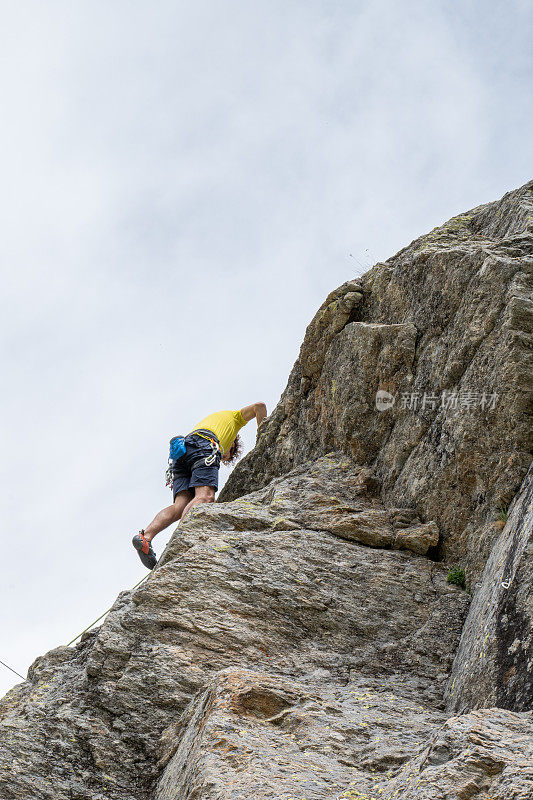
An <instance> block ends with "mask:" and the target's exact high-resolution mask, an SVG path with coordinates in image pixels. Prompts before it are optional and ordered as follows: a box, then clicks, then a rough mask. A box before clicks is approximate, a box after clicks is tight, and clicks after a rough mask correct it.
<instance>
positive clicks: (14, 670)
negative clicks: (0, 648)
mask: <svg viewBox="0 0 533 800" xmlns="http://www.w3.org/2000/svg"><path fill="white" fill-rule="evenodd" d="M0 664H2V666H4V667H6V668H7V669H9V670H11V672H14V673H15V675H18V676H19V678H22V680H23V681H25V680H26V678H25V677H24V675H21V674H20V672H17V670H16V669H13V667H10V666H9V664H6V663H5V661H1V660H0Z"/></svg>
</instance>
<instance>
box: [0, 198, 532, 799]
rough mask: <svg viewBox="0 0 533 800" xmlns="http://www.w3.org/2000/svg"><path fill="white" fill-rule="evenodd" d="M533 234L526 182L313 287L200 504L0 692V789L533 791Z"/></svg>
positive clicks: (486, 795) (345, 793)
mask: <svg viewBox="0 0 533 800" xmlns="http://www.w3.org/2000/svg"><path fill="white" fill-rule="evenodd" d="M532 244H533V183H529V184H527V185H525V186H524V187H522V188H521V189H518V190H516V191H514V192H510V193H509V194H507V195H506V196H505V197H504V198H502V200H500V201H498V202H494V203H490V204H488V205H484V206H480V207H478V208H476V209H473V210H472V211H470V212H468V213H466V214H461V215H459V216H458V217H454V218H453V219H452V220H450V221H449V222H448V223H446V224H445V225H443V226H442V227H441V228H438V229H435V230H434V231H432V232H431V233H429V234H428V235H427V236H423V237H421V238H420V239H417V240H416V241H415V242H413V243H412V244H411V245H409V246H408V247H406V248H405V249H404V250H402V251H401V252H400V253H398V254H397V255H396V256H394V257H393V258H391V259H389V260H388V261H387V262H385V263H383V264H377V265H376V266H375V267H374V268H373V269H371V270H370V271H369V272H367V273H366V274H365V275H363V276H362V277H361V278H358V279H355V280H353V281H349V282H347V283H346V284H344V285H343V286H341V287H339V289H337V290H335V291H334V292H332V293H331V294H330V295H329V296H328V298H327V299H326V301H325V302H324V303H323V305H322V306H321V308H320V309H319V310H318V312H317V314H316V315H315V317H314V319H313V320H312V321H311V323H310V325H309V327H308V329H307V332H306V334H305V338H304V342H303V344H302V347H301V350H300V354H299V357H298V359H297V361H296V363H295V365H294V368H293V370H292V372H291V375H290V377H289V381H288V384H287V388H286V389H285V391H284V393H283V395H282V397H281V399H280V401H279V403H278V405H277V407H276V408H275V410H274V411H273V413H272V414H271V415H270V417H269V418H268V420H267V421H266V422H265V423H264V425H263V426H262V427H261V429H260V432H259V435H258V441H257V444H256V447H255V448H254V450H253V451H252V452H251V453H250V454H249V455H248V456H246V457H245V458H244V459H243V460H242V462H241V463H240V464H239V465H238V466H237V467H236V469H235V470H234V472H233V473H232V475H231V477H230V479H229V481H228V483H227V484H226V486H225V488H224V490H223V492H222V493H221V497H220V501H219V502H217V503H215V504H213V505H209V506H203V507H200V508H198V509H196V510H194V511H193V512H191V514H190V515H189V516H188V517H187V518H186V520H185V521H184V522H183V523H182V524H181V525H180V526H179V528H178V529H177V530H176V532H175V533H174V535H173V536H172V539H171V540H170V542H169V544H168V546H167V548H166V550H165V552H164V553H163V555H162V557H161V559H160V561H159V564H158V565H157V567H156V569H155V570H154V571H153V572H152V573H151V575H150V577H149V578H148V579H147V581H146V582H145V583H144V584H143V585H142V586H141V587H139V588H138V589H137V590H136V591H134V592H132V593H130V592H123V593H122V594H120V595H119V597H118V598H117V600H116V603H115V605H114V607H113V609H112V610H111V612H110V613H109V614H108V616H107V618H106V620H105V622H104V623H103V624H102V625H101V627H100V628H97V629H94V630H92V631H90V632H88V633H87V634H85V635H84V636H83V638H82V640H81V641H80V642H79V643H78V644H77V645H76V646H75V647H58V648H56V649H55V650H52V651H50V652H49V653H47V654H46V655H44V656H42V657H40V658H38V659H37V660H36V661H35V662H34V664H33V665H32V667H31V668H30V670H29V673H28V679H27V680H26V681H25V682H24V683H21V684H20V685H18V686H17V687H15V688H14V689H13V690H12V691H11V692H9V693H8V694H7V695H6V696H5V697H4V698H3V700H2V701H0V742H1V745H2V746H1V747H0V800H29V798H31V799H32V800H48V799H49V798H50V800H51V799H52V798H54V800H103V799H104V798H108V800H215V799H216V800H222V799H224V800H226V799H227V800H229V799H230V798H234V799H235V800H252V799H254V800H274V798H276V800H278V798H279V800H319V798H324V799H326V798H327V799H328V800H340V799H341V798H342V799H343V800H345V799H346V800H347V799H348V798H360V800H371V798H374V800H378V798H379V799H380V800H385V799H387V800H391V799H392V798H395V800H433V798H434V800H441V799H442V798H446V800H455V799H456V798H457V800H469V799H470V798H473V799H474V798H475V800H526V799H527V798H531V797H532V796H533V712H532V710H531V708H532V694H533V692H532V688H533V684H532V675H533V634H532V630H531V619H532V616H533V587H532V578H531V575H532V569H531V567H532V560H533V510H532V502H531V499H532V492H533V468H531V467H530V464H531V438H530V437H531V430H532V426H531V413H532V405H531V396H532V395H531V375H532V369H531V367H532V360H533V356H532V342H533V330H532V328H533V326H532V319H533V314H532V308H533V304H532V301H531V288H532V283H533V247H532ZM450 566H461V567H462V568H464V570H465V573H466V590H465V589H463V588H461V587H460V586H457V585H453V584H451V583H449V582H448V581H447V574H448V570H449V568H450Z"/></svg>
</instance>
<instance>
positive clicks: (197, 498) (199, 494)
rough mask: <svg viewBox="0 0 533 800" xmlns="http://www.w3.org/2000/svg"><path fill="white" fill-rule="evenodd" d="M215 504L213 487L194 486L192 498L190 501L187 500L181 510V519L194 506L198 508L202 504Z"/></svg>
mask: <svg viewBox="0 0 533 800" xmlns="http://www.w3.org/2000/svg"><path fill="white" fill-rule="evenodd" d="M214 502H215V489H214V487H213V486H195V487H194V497H193V498H192V500H189V502H188V503H187V505H186V506H185V508H184V509H183V513H182V515H181V519H183V517H184V516H185V514H186V513H187V512H188V511H190V510H191V508H194V506H199V505H201V504H202V503H214Z"/></svg>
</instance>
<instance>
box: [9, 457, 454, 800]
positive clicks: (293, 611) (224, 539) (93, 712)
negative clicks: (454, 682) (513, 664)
mask: <svg viewBox="0 0 533 800" xmlns="http://www.w3.org/2000/svg"><path fill="white" fill-rule="evenodd" d="M376 491H377V484H376V482H375V480H374V479H373V476H372V475H371V473H370V472H369V471H368V470H366V469H361V468H359V467H358V466H357V465H356V464H354V463H353V462H351V461H350V459H348V458H347V457H346V456H342V457H340V458H339V457H337V456H335V455H331V456H329V457H325V458H322V459H319V460H318V461H316V462H312V463H311V464H309V465H306V466H304V467H302V468H299V469H296V470H294V472H293V473H291V474H289V475H287V476H286V477H285V478H283V479H280V480H279V481H276V482H274V483H273V484H272V485H271V486H270V487H268V488H265V489H263V490H262V491H258V492H255V493H253V494H251V495H249V496H247V497H244V498H241V499H240V500H238V501H235V502H232V503H226V504H214V505H211V506H204V507H199V508H198V509H196V510H195V511H194V512H192V513H191V516H190V517H189V518H188V519H187V520H186V521H185V522H184V523H183V524H182V525H180V526H179V528H178V530H177V531H176V533H175V534H174V536H173V537H172V539H171V540H170V542H169V545H168V546H167V549H166V551H165V552H164V553H163V555H162V557H161V559H160V562H159V565H158V566H157V568H156V569H155V570H154V572H153V573H152V575H151V576H150V578H149V579H148V580H147V581H146V583H144V584H143V585H142V586H141V587H140V588H139V589H138V590H137V591H136V592H134V594H133V595H132V596H130V595H128V594H127V593H124V594H123V595H122V596H121V597H119V599H118V601H117V603H116V605H115V608H114V609H113V611H112V612H111V613H110V614H109V616H108V617H107V619H106V621H105V623H104V625H102V627H101V628H100V629H99V630H98V632H96V633H94V634H92V635H91V636H89V637H86V639H85V641H84V642H83V643H82V644H81V645H79V646H78V647H77V648H76V649H75V650H73V649H70V648H59V649H58V650H55V651H52V652H51V653H50V654H48V655H47V656H45V657H43V658H42V659H38V660H37V662H36V663H35V665H34V666H33V667H32V669H31V670H30V681H28V682H27V683H26V684H23V685H22V686H21V687H19V688H17V689H15V690H14V691H13V692H12V693H10V694H8V695H7V696H6V698H5V700H4V705H3V707H2V714H1V723H0V741H1V743H2V747H1V749H0V765H1V766H2V767H3V768H4V771H3V772H2V774H3V776H4V777H0V790H1V791H0V796H2V794H1V792H2V791H4V793H5V794H6V796H7V797H22V796H24V792H25V791H27V786H28V781H29V780H30V777H29V776H31V781H32V782H35V785H38V786H39V791H40V793H41V794H40V796H41V797H43V798H48V797H50V798H51V797H54V798H58V799H60V800H63V798H70V796H71V794H70V793H71V792H74V796H75V797H80V798H81V797H91V798H100V797H104V796H105V797H109V798H113V800H115V798H116V799H117V800H118V799H119V798H121V799H122V798H128V800H130V798H143V797H149V796H151V795H150V792H151V791H152V787H153V782H154V780H155V779H156V778H157V776H158V769H159V768H158V766H157V761H158V758H159V739H160V736H161V734H162V732H163V730H164V729H165V728H167V726H168V725H169V724H170V723H171V722H172V720H173V719H175V718H177V717H178V716H179V715H180V714H181V713H182V712H183V711H184V710H185V708H186V707H187V704H188V703H189V701H190V700H191V698H192V697H193V696H194V695H195V694H196V693H197V692H198V691H201V690H202V689H203V687H205V686H206V684H207V683H208V682H209V681H210V680H212V678H213V676H214V675H215V674H216V673H218V672H219V671H220V670H224V669H227V668H230V667H235V666H238V667H239V668H240V669H243V668H244V669H253V670H257V671H261V672H267V673H269V674H271V675H272V674H274V675H276V676H278V677H277V679H279V680H280V681H282V679H288V680H296V681H298V682H299V683H300V684H301V685H302V686H304V687H305V686H306V685H307V684H309V686H315V687H316V686H317V685H319V684H322V685H323V686H324V691H325V693H326V694H325V696H327V695H328V692H329V691H330V690H331V687H339V686H340V687H342V686H343V685H344V684H346V683H347V682H349V681H350V680H353V679H354V676H357V678H358V679H359V680H363V678H364V679H365V680H367V681H369V683H370V684H371V683H372V682H373V681H374V680H375V679H376V676H381V680H382V682H383V683H385V684H386V683H387V681H390V682H391V685H393V684H395V685H397V686H398V687H399V689H400V690H401V691H403V693H404V694H408V695H409V696H413V695H416V697H417V703H418V704H419V705H420V704H424V706H425V708H426V710H431V709H436V708H438V707H442V693H443V689H444V686H445V683H446V679H447V677H448V674H449V670H450V667H451V663H452V658H453V653H454V651H455V648H456V645H457V642H458V639H459V636H460V632H461V628H462V624H463V621H464V618H465V616H466V612H467V609H468V604H469V596H468V594H467V593H466V592H462V591H461V590H459V589H457V588H456V587H453V586H450V585H449V584H448V583H447V582H446V577H445V576H446V570H445V568H444V567H443V566H442V565H439V564H435V563H434V562H432V561H429V560H428V559H427V558H425V557H424V556H422V555H419V554H416V553H412V552H409V551H408V550H392V549H385V545H388V546H389V547H393V546H395V545H396V535H397V533H399V534H402V532H404V531H405V530H408V531H410V532H411V536H412V537H414V539H416V538H417V534H416V531H417V529H421V531H422V534H421V535H422V538H423V537H425V536H426V533H427V531H426V528H427V523H423V522H420V521H418V520H417V518H416V515H415V514H413V512H412V510H409V509H395V508H392V509H390V510H388V509H386V508H385V507H384V506H383V504H382V503H381V501H380V500H379V498H378V497H377V495H376ZM328 509H331V513H330V512H329V511H328ZM343 515H344V516H345V518H346V523H345V525H343V524H342V518H343ZM361 515H363V516H364V515H366V519H365V520H364V521H361V519H360V517H361ZM328 516H330V518H329V519H328ZM372 516H374V517H375V519H372ZM322 523H323V524H324V527H327V525H329V526H330V527H331V530H327V529H326V530H323V529H320V527H321V525H322ZM306 526H309V527H306ZM406 526H407V527H406ZM357 538H359V539H361V538H364V539H366V540H367V541H369V542H370V541H374V542H375V543H376V544H377V545H378V546H376V547H371V546H368V545H363V544H359V543H358V542H357V541H356V539H357ZM328 687H329V688H328ZM191 713H193V714H194V713H195V712H194V710H193V711H192V712H191ZM73 775H81V777H80V778H77V779H74V778H73ZM83 787H85V789H84V788H83ZM8 791H9V792H11V795H10V794H8V793H7V792H8ZM84 791H86V794H83V792H84Z"/></svg>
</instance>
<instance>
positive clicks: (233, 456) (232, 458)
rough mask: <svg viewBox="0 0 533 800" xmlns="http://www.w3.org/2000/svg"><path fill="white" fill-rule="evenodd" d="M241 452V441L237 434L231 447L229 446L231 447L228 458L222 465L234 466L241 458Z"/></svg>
mask: <svg viewBox="0 0 533 800" xmlns="http://www.w3.org/2000/svg"><path fill="white" fill-rule="evenodd" d="M242 451H243V443H242V439H241V437H240V436H239V434H237V436H236V437H235V441H234V442H233V443H232V445H231V447H230V449H229V458H227V459H226V460H225V461H224V463H225V464H235V462H236V461H238V460H239V458H240V457H241V455H242Z"/></svg>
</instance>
